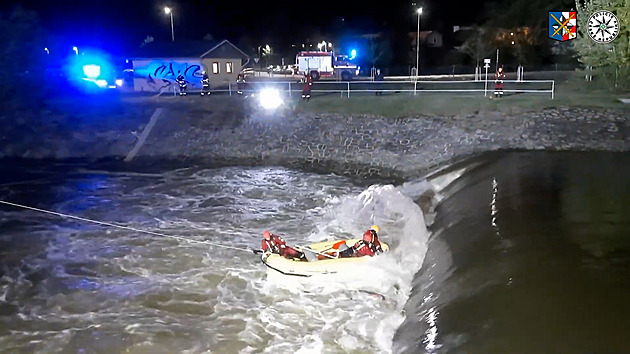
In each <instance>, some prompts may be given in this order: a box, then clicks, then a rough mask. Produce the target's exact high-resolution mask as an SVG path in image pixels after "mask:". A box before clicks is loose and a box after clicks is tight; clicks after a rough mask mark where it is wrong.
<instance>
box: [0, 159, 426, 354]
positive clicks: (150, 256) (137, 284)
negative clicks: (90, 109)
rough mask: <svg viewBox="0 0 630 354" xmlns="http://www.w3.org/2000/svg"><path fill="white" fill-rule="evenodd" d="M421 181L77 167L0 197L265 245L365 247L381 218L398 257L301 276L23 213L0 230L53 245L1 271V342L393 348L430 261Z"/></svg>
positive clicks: (196, 348) (4, 345)
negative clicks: (418, 277) (338, 242)
mask: <svg viewBox="0 0 630 354" xmlns="http://www.w3.org/2000/svg"><path fill="white" fill-rule="evenodd" d="M424 188H428V187H427V185H426V184H423V183H419V184H417V185H415V187H414V188H411V189H410V188H409V186H407V188H406V189H405V188H396V187H393V186H388V185H386V186H382V185H374V186H371V187H369V188H367V189H362V188H359V187H356V186H353V185H352V184H351V183H350V182H349V181H348V180H347V179H345V178H343V177H338V176H332V175H329V176H322V175H316V174H308V173H301V172H295V171H290V170H286V169H273V168H224V169H216V170H206V169H196V168H189V169H181V170H175V171H171V172H167V173H164V174H162V175H161V177H157V176H156V175H151V176H150V178H147V177H146V176H143V175H142V174H129V175H125V174H120V173H116V174H103V173H101V174H99V173H95V172H90V173H88V172H86V171H83V174H75V175H73V176H72V177H71V178H68V179H67V180H65V181H64V182H63V183H62V184H59V178H58V176H56V179H55V181H54V182H53V181H51V183H50V185H46V184H43V185H41V184H38V185H37V186H28V188H27V189H25V190H24V191H18V192H16V191H15V190H12V191H11V193H7V192H6V191H3V194H4V195H10V194H13V193H15V194H19V193H22V194H23V198H24V199H28V198H37V197H34V196H36V195H37V193H41V191H42V190H43V189H46V190H48V191H52V192H53V194H54V195H55V196H56V197H57V198H58V199H57V201H56V202H53V203H52V205H51V208H52V209H55V210H58V211H61V212H68V213H72V214H75V215H78V216H82V217H91V218H94V219H98V220H103V221H108V222H117V223H121V224H125V225H128V226H133V227H136V228H143V229H147V230H150V231H156V232H160V233H168V234H173V235H178V236H183V237H188V238H191V239H195V240H207V241H211V242H216V243H224V244H227V245H230V246H235V247H242V248H257V247H260V240H261V233H262V231H263V230H265V229H270V230H272V231H273V232H275V233H278V234H280V235H282V236H283V237H284V238H285V240H286V241H287V242H288V243H290V244H307V243H309V242H315V241H321V240H325V239H332V238H357V237H360V236H361V235H362V233H363V232H364V231H365V230H366V229H367V228H369V226H370V225H372V224H378V225H379V226H380V227H381V234H380V239H381V240H382V241H384V242H386V243H388V244H389V245H390V246H391V250H390V252H388V253H386V254H384V255H381V256H379V257H374V258H371V259H370V260H369V261H368V262H365V263H364V264H361V265H360V266H357V267H356V269H354V268H353V269H352V271H351V272H348V273H345V274H343V275H339V276H335V277H314V278H313V279H310V281H309V282H307V283H296V282H293V281H288V280H287V279H283V278H279V279H278V278H276V277H271V276H268V274H267V271H266V269H265V267H264V265H263V264H262V263H261V262H260V258H259V257H258V256H255V255H253V254H252V253H245V252H237V251H234V250H225V249H217V248H211V247H210V248H206V247H200V246H199V245H193V244H188V243H181V242H180V243H178V242H175V241H173V240H171V239H163V238H162V239H161V238H158V237H155V236H150V235H144V234H138V233H134V232H130V231H124V230H112V229H107V228H103V227H100V226H92V225H85V224H80V223H77V222H67V221H62V220H58V219H51V218H49V217H47V216H38V215H35V214H31V212H25V213H27V214H26V216H21V218H22V219H24V220H29V224H26V225H21V226H18V227H14V228H12V229H10V230H9V231H7V232H6V233H5V235H4V237H5V238H7V239H9V240H10V241H11V242H16V240H18V239H24V238H29V237H30V238H32V239H38V240H43V241H42V244H41V245H40V246H41V247H40V248H37V250H33V251H30V252H31V253H29V254H27V255H25V256H23V257H22V258H21V264H22V265H23V266H22V267H21V268H11V270H12V271H10V272H9V271H5V272H3V275H4V277H3V278H2V279H1V280H0V300H2V301H1V303H0V305H3V304H4V305H5V306H10V307H11V309H12V310H11V311H13V312H14V313H13V314H11V315H8V316H3V317H1V318H0V326H1V327H2V328H5V329H8V330H5V331H0V349H2V350H8V351H29V352H50V353H54V352H77V351H87V352H90V351H109V352H119V351H127V352H132V353H135V352H152V353H162V352H164V353H166V352H184V353H199V352H208V351H212V352H226V353H227V352H229V353H233V352H241V353H253V352H266V353H278V352H299V353H313V352H317V353H319V352H324V353H329V352H340V351H341V352H348V351H357V352H382V353H388V352H391V350H392V338H393V335H394V332H395V330H396V328H397V327H398V326H399V325H400V323H402V321H403V320H404V313H403V306H404V304H405V302H406V300H407V298H408V297H409V293H410V291H411V281H412V278H413V275H414V274H415V273H416V272H417V270H418V269H419V268H420V266H421V264H422V261H423V258H424V255H425V253H426V243H427V238H428V232H427V230H426V226H425V224H424V220H423V215H422V212H421V210H420V208H419V207H418V205H417V204H415V203H414V202H413V198H415V197H416V196H417V195H416V194H418V193H421V192H422V190H423V189H424ZM31 193H32V195H31ZM418 195H419V194H418ZM44 202H49V201H46V200H44V201H43V202H42V203H41V204H45V203H44ZM40 206H44V205H40ZM15 214H16V213H15V211H12V212H10V213H3V215H2V218H0V220H8V219H10V218H13V217H15ZM42 251H43V252H42ZM11 266H14V265H9V264H4V265H3V267H5V269H6V268H7V267H11Z"/></svg>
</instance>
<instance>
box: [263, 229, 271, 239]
mask: <svg viewBox="0 0 630 354" xmlns="http://www.w3.org/2000/svg"><path fill="white" fill-rule="evenodd" d="M263 238H264V239H265V240H269V239H270V238H271V232H269V230H265V231H263Z"/></svg>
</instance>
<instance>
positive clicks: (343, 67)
mask: <svg viewBox="0 0 630 354" xmlns="http://www.w3.org/2000/svg"><path fill="white" fill-rule="evenodd" d="M295 64H296V66H297V72H298V74H302V75H305V74H307V73H310V74H311V77H312V78H313V80H318V79H319V78H320V77H338V78H341V80H344V81H348V80H351V79H352V78H353V77H354V76H356V75H358V74H359V68H358V67H357V65H356V64H354V63H352V62H351V61H350V59H348V56H346V55H335V53H333V52H299V53H298V54H297V56H296V57H295Z"/></svg>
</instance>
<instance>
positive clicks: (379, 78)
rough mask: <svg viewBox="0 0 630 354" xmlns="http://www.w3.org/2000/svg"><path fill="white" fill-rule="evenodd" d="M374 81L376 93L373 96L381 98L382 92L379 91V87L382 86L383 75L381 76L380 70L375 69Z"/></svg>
mask: <svg viewBox="0 0 630 354" xmlns="http://www.w3.org/2000/svg"><path fill="white" fill-rule="evenodd" d="M374 81H375V82H376V92H375V93H374V95H376V96H382V95H383V92H382V91H380V89H381V86H383V74H381V69H376V75H374Z"/></svg>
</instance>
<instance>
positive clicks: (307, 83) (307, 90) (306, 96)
mask: <svg viewBox="0 0 630 354" xmlns="http://www.w3.org/2000/svg"><path fill="white" fill-rule="evenodd" d="M311 86H313V78H312V77H311V74H308V73H307V74H305V75H304V86H303V87H302V99H303V100H306V101H308V100H310V99H311Z"/></svg>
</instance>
